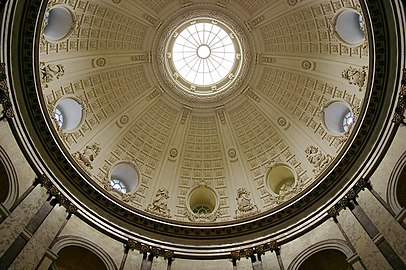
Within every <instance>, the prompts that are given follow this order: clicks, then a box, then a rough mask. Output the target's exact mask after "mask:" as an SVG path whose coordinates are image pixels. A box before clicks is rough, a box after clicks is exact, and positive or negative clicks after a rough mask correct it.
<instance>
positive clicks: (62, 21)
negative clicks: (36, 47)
mask: <svg viewBox="0 0 406 270" xmlns="http://www.w3.org/2000/svg"><path fill="white" fill-rule="evenodd" d="M74 25H75V19H74V15H73V13H72V12H71V11H69V9H67V8H66V7H62V6H55V7H53V8H52V9H50V10H49V11H48V12H46V13H45V28H44V35H45V37H46V38H47V39H48V40H49V41H60V40H62V39H64V38H66V37H67V36H68V35H69V34H70V33H71V32H72V29H73V27H74Z"/></svg>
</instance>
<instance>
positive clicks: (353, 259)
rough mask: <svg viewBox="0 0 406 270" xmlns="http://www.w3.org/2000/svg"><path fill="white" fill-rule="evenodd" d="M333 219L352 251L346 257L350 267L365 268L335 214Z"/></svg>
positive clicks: (361, 269)
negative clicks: (350, 254) (351, 253)
mask: <svg viewBox="0 0 406 270" xmlns="http://www.w3.org/2000/svg"><path fill="white" fill-rule="evenodd" d="M333 220H334V222H335V224H336V225H337V227H338V229H339V230H340V232H341V234H342V235H343V236H344V239H345V241H346V243H347V245H348V246H349V247H350V249H351V251H352V252H353V255H352V256H350V257H349V258H347V262H348V263H349V264H351V266H352V268H354V270H367V268H366V266H365V265H364V263H363V262H362V260H361V258H360V257H359V255H358V254H357V251H356V250H355V248H354V246H353V245H352V243H351V241H350V239H349V238H348V236H347V234H346V233H345V231H344V230H343V227H341V225H340V223H339V222H338V220H337V217H336V216H333Z"/></svg>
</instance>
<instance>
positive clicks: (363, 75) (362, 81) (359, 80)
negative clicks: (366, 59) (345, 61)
mask: <svg viewBox="0 0 406 270" xmlns="http://www.w3.org/2000/svg"><path fill="white" fill-rule="evenodd" d="M367 75H368V73H367V66H362V67H360V68H354V67H351V66H349V67H348V68H345V69H343V71H342V72H341V77H342V78H343V79H346V80H347V81H348V83H349V84H353V85H355V86H357V87H358V89H359V91H362V90H363V89H364V87H365V85H366V79H367Z"/></svg>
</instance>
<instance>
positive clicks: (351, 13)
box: [333, 8, 365, 47]
mask: <svg viewBox="0 0 406 270" xmlns="http://www.w3.org/2000/svg"><path fill="white" fill-rule="evenodd" d="M333 26H334V34H335V35H336V37H337V39H338V40H340V41H341V42H343V43H345V44H346V45H348V46H351V47H353V46H359V45H361V44H362V43H364V41H365V32H364V21H363V18H362V15H361V14H359V13H358V12H357V11H356V10H354V9H351V8H344V9H342V10H340V11H338V12H337V14H336V16H335V17H334V19H333Z"/></svg>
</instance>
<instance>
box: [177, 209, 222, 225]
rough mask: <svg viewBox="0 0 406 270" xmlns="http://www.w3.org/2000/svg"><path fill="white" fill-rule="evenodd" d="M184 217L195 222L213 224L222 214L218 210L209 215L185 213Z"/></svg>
mask: <svg viewBox="0 0 406 270" xmlns="http://www.w3.org/2000/svg"><path fill="white" fill-rule="evenodd" d="M184 215H185V216H186V217H187V218H188V219H189V220H190V221H193V222H213V221H216V220H217V218H218V217H220V216H221V212H220V211H218V210H216V211H213V212H211V213H208V214H203V213H202V214H197V213H193V212H189V211H188V210H186V211H185V213H184Z"/></svg>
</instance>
